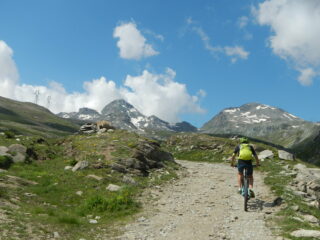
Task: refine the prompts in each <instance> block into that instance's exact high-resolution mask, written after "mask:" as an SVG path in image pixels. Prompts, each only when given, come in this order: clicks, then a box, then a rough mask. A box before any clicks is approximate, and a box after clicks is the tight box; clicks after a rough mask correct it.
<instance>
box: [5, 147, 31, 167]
mask: <svg viewBox="0 0 320 240" xmlns="http://www.w3.org/2000/svg"><path fill="white" fill-rule="evenodd" d="M8 153H10V154H11V155H12V160H13V162H14V163H23V162H25V161H26V158H27V148H26V147H25V146H23V145H21V144H12V145H10V146H9V147H8Z"/></svg>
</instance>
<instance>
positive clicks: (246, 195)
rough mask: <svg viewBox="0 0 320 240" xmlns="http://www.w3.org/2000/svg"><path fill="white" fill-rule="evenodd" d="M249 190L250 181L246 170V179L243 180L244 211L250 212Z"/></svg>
mask: <svg viewBox="0 0 320 240" xmlns="http://www.w3.org/2000/svg"><path fill="white" fill-rule="evenodd" d="M248 189H249V179H248V176H247V169H244V179H243V191H244V195H243V198H244V211H246V212H247V211H248V200H249V193H248Z"/></svg>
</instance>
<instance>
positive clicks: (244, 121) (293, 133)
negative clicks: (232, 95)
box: [200, 103, 320, 148]
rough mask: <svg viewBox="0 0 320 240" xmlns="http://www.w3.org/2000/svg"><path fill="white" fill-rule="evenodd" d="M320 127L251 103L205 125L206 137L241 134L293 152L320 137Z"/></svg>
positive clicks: (279, 111) (274, 109)
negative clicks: (210, 135)
mask: <svg viewBox="0 0 320 240" xmlns="http://www.w3.org/2000/svg"><path fill="white" fill-rule="evenodd" d="M319 129H320V126H319V125H318V124H316V123H313V122H308V121H305V120H303V119H301V118H299V117H297V116H294V115H292V114H290V113H288V112H286V111H284V110H282V109H279V108H276V107H272V106H268V105H264V104H259V103H248V104H244V105H242V106H240V107H234V108H227V109H224V110H222V111H221V112H220V113H219V114H218V115H216V116H215V117H213V118H212V119H211V120H210V121H209V122H207V123H205V124H204V125H203V127H202V128H201V129H200V131H201V132H203V133H213V134H239V135H245V136H248V137H252V138H256V139H261V140H264V141H268V142H271V143H274V144H279V145H282V146H284V147H287V148H294V147H296V146H298V145H299V144H300V143H302V142H303V141H305V140H306V139H308V138H310V137H311V136H314V135H315V134H316V133H318V131H319Z"/></svg>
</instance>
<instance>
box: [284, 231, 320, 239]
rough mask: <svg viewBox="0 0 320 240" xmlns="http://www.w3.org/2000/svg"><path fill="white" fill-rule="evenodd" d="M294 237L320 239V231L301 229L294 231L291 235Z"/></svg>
mask: <svg viewBox="0 0 320 240" xmlns="http://www.w3.org/2000/svg"><path fill="white" fill-rule="evenodd" d="M290 235H291V236H293V237H298V238H301V237H310V238H320V231H317V230H305V229H299V230H296V231H293V232H292V233H290Z"/></svg>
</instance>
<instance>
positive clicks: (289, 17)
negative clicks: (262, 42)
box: [253, 0, 320, 85]
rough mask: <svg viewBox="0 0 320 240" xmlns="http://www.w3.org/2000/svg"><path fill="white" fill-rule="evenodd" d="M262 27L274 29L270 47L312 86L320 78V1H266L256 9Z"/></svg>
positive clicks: (304, 81) (301, 78) (304, 83)
mask: <svg viewBox="0 0 320 240" xmlns="http://www.w3.org/2000/svg"><path fill="white" fill-rule="evenodd" d="M253 13H254V15H255V16H256V19H257V21H258V23H259V24H260V25H266V26H269V27H270V28H271V31H272V35H271V36H270V38H269V46H270V47H271V48H272V50H273V52H274V53H275V54H276V55H278V56H279V57H281V58H282V59H285V60H286V61H288V63H290V64H291V65H293V67H294V68H295V69H296V70H297V71H299V72H300V76H299V77H298V80H299V81H300V82H301V83H302V84H303V85H310V84H311V83H312V80H313V79H314V78H315V77H316V76H319V75H320V44H319V39H320V27H319V23H320V1H319V0H303V1H301V0H266V1H264V2H263V3H261V4H259V6H258V7H257V8H255V9H254V10H253Z"/></svg>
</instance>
